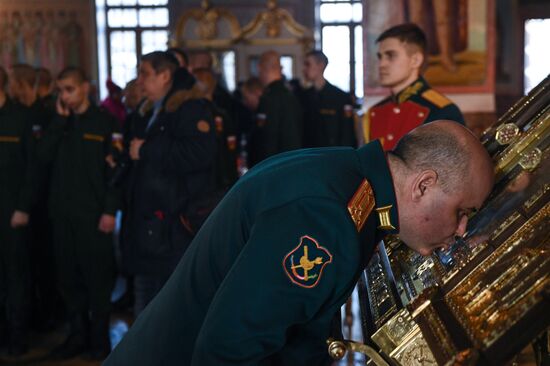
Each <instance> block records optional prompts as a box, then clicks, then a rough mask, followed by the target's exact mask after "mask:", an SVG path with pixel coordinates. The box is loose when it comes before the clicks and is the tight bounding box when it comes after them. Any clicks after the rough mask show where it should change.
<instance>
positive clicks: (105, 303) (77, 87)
mask: <svg viewBox="0 0 550 366" xmlns="http://www.w3.org/2000/svg"><path fill="white" fill-rule="evenodd" d="M57 87H58V89H59V96H58V99H57V102H56V112H57V115H56V116H55V117H54V119H53V120H52V122H51V123H50V125H49V127H48V128H47V130H46V131H45V132H44V136H43V137H42V139H41V140H40V142H39V143H38V145H37V158H38V159H39V160H40V161H41V163H42V164H51V167H52V168H51V169H52V170H51V184H50V194H49V205H48V207H49V211H50V217H51V220H52V223H53V231H54V253H55V259H56V266H57V268H56V270H57V280H58V282H59V287H60V290H61V294H62V296H63V299H64V301H65V305H66V309H67V313H68V317H69V321H70V333H69V335H68V337H67V339H66V340H65V342H64V343H63V344H61V345H60V346H59V347H57V348H56V349H54V350H53V351H52V354H51V358H52V359H67V358H72V357H74V356H76V355H78V354H80V353H82V352H86V351H89V356H90V357H91V358H92V359H97V360H101V359H103V358H105V356H106V354H108V352H109V350H110V341H109V316H110V297H111V291H112V288H113V284H114V273H115V272H114V270H115V268H114V253H113V246H112V245H113V230H114V228H115V213H116V211H117V210H118V208H119V206H120V192H118V190H117V189H115V188H113V187H110V186H109V185H108V182H109V180H110V177H111V174H112V167H111V166H109V164H108V162H107V161H108V160H109V156H111V155H112V154H114V153H115V151H118V150H120V149H121V146H120V141H121V140H122V135H121V134H120V133H119V131H118V129H117V128H118V126H117V123H116V121H115V120H114V118H112V117H111V116H110V115H109V114H108V113H107V112H105V111H103V110H100V109H99V108H98V107H97V106H95V105H93V104H92V103H91V102H90V100H89V98H88V94H89V88H90V84H89V82H88V79H87V77H86V75H85V74H84V72H83V71H82V70H81V69H78V68H74V67H67V68H66V69H64V70H63V71H61V72H60V73H59V76H58V77H57Z"/></svg>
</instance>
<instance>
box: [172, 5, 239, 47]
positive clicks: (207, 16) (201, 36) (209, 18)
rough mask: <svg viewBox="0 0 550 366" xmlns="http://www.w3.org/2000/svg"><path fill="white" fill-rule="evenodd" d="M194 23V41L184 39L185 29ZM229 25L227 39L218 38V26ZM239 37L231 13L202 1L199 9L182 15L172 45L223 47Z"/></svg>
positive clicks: (234, 17) (234, 19) (235, 19)
mask: <svg viewBox="0 0 550 366" xmlns="http://www.w3.org/2000/svg"><path fill="white" fill-rule="evenodd" d="M191 21H194V22H195V28H194V35H195V36H196V37H197V38H196V39H191V40H188V39H187V37H185V30H186V27H187V26H188V25H189V24H191ZM223 21H226V22H227V23H228V24H229V29H230V34H229V37H227V36H226V37H223V38H222V37H220V24H221V23H222V22H223ZM240 35H241V26H240V24H239V21H238V19H237V17H236V16H235V15H233V13H231V12H230V11H229V10H227V9H225V8H220V7H213V6H212V5H211V4H210V2H209V1H207V0H203V1H202V4H201V7H200V8H193V9H190V10H187V11H186V12H184V13H183V14H182V16H181V17H180V19H179V20H178V24H177V26H176V37H175V40H172V44H173V45H185V46H191V47H193V46H194V45H197V44H200V45H202V46H203V47H220V46H221V47H223V46H227V45H230V44H232V43H234V41H235V40H237V39H238V38H239V37H240Z"/></svg>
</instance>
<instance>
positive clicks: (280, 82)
mask: <svg viewBox="0 0 550 366" xmlns="http://www.w3.org/2000/svg"><path fill="white" fill-rule="evenodd" d="M281 88H286V87H285V81H284V80H283V79H277V80H274V81H272V82H271V83H269V84H268V85H267V87H266V89H269V90H272V89H281Z"/></svg>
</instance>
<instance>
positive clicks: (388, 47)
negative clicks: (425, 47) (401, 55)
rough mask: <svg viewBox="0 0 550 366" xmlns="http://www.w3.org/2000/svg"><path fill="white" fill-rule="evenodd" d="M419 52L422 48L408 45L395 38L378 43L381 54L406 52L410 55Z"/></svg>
mask: <svg viewBox="0 0 550 366" xmlns="http://www.w3.org/2000/svg"><path fill="white" fill-rule="evenodd" d="M419 50H420V48H419V47H418V46H417V45H415V44H411V43H407V42H405V41H402V40H400V39H399V38H395V37H389V38H386V39H384V40H382V41H380V42H379V43H378V51H379V52H390V51H395V52H398V51H406V52H407V53H409V54H410V53H413V52H417V51H419Z"/></svg>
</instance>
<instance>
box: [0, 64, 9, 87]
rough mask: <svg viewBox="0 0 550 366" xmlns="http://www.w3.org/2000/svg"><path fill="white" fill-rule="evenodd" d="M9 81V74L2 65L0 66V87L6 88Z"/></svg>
mask: <svg viewBox="0 0 550 366" xmlns="http://www.w3.org/2000/svg"><path fill="white" fill-rule="evenodd" d="M7 83H8V74H7V73H6V70H4V68H3V67H2V66H0V89H2V90H4V89H6V84H7Z"/></svg>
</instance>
